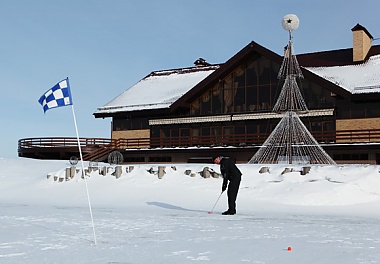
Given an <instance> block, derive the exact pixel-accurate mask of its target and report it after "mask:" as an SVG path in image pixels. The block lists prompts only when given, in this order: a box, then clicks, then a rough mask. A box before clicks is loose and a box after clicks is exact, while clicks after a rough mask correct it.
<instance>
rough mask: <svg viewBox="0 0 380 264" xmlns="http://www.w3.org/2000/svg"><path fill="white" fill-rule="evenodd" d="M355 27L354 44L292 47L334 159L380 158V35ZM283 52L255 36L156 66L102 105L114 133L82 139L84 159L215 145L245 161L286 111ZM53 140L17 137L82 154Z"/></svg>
mask: <svg viewBox="0 0 380 264" xmlns="http://www.w3.org/2000/svg"><path fill="white" fill-rule="evenodd" d="M352 34H353V47H352V48H347V49H340V50H331V51H322V52H315V53H308V54H296V55H297V60H298V62H299V65H300V66H301V69H302V73H303V76H304V79H302V80H301V81H300V83H299V85H298V86H299V87H300V90H301V93H302V95H303V97H304V99H305V102H306V104H307V107H308V109H309V112H307V113H303V114H302V115H300V116H301V119H302V121H303V123H304V124H305V125H306V126H307V128H308V129H309V131H310V132H311V133H312V135H313V136H314V138H315V139H316V140H317V141H318V142H319V143H320V144H321V146H322V147H323V148H324V149H325V151H326V152H327V153H328V154H329V155H330V156H331V157H332V158H333V159H334V160H335V161H336V162H337V163H369V164H379V163H380V45H372V40H373V37H372V35H371V34H370V33H369V32H368V30H367V29H366V28H364V27H363V26H361V25H359V24H358V25H356V26H355V27H354V28H352ZM284 43H285V41H284ZM282 61H283V56H282V55H278V54H276V53H274V52H272V51H271V50H268V49H266V48H265V47H263V46H261V45H259V44H257V43H256V42H254V41H252V42H251V43H249V44H248V45H247V46H245V47H244V48H243V49H241V50H240V51H239V52H238V53H237V54H235V55H233V56H232V57H231V58H230V59H229V60H228V61H226V62H225V63H221V64H212V65H211V64H209V63H207V62H206V61H205V60H203V59H198V60H197V61H195V66H194V67H189V68H182V69H173V70H163V71H155V72H152V73H150V74H149V75H147V76H146V77H144V78H143V79H142V80H140V81H139V82H138V83H136V84H135V85H133V86H132V87H130V88H129V89H127V90H126V91H125V92H124V93H122V94H121V95H119V96H118V97H116V98H115V99H113V100H112V101H111V102H109V103H107V104H106V105H104V106H102V107H99V108H98V109H97V110H96V112H95V113H94V116H95V118H112V135H111V139H81V144H83V147H84V153H85V156H84V159H85V160H100V161H102V160H103V161H104V160H106V157H107V155H108V154H109V153H110V152H111V151H114V150H118V151H119V152H121V153H122V154H123V156H124V162H126V163H140V162H173V163H179V162H181V163H185V162H210V161H211V157H212V156H214V155H216V154H220V155H223V156H230V157H233V158H234V159H236V161H237V162H238V163H246V162H248V161H249V160H250V158H251V157H252V156H253V155H254V153H255V152H256V151H257V150H258V149H259V147H260V146H261V144H262V143H263V142H264V141H265V139H266V138H267V137H268V135H269V134H270V133H271V132H272V129H273V128H274V127H275V126H276V125H277V124H278V122H279V120H280V118H281V115H279V114H277V113H274V112H272V108H273V106H274V104H275V102H276V99H277V97H278V95H279V92H280V90H281V87H282V84H283V83H282V82H283V80H279V79H278V78H277V75H278V72H279V69H280V66H281V63H282ZM38 140H39V141H38ZM49 140H50V141H49ZM59 140H61V141H62V140H63V139H59ZM53 141H54V139H46V141H44V140H43V139H21V140H20V141H19V156H23V157H32V158H69V157H70V156H71V155H76V154H77V153H75V150H73V146H72V145H71V146H69V144H68V145H67V146H64V145H59V144H58V145H59V146H58V145H57V144H55V145H54V146H52V145H53V144H52V145H51V146H50V145H49V146H47V145H44V146H42V144H45V143H46V142H53ZM36 142H37V143H36ZM41 142H45V143H41ZM66 142H68V140H66ZM55 143H57V142H55ZM47 144H49V143H47ZM62 144H64V143H62ZM69 147H70V148H71V149H70V151H69V150H68V149H69Z"/></svg>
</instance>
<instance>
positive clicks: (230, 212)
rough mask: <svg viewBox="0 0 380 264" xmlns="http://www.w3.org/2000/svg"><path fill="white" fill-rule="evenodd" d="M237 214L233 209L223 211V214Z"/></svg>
mask: <svg viewBox="0 0 380 264" xmlns="http://www.w3.org/2000/svg"><path fill="white" fill-rule="evenodd" d="M234 214H236V212H233V211H230V210H227V211H225V212H223V213H222V215H234Z"/></svg>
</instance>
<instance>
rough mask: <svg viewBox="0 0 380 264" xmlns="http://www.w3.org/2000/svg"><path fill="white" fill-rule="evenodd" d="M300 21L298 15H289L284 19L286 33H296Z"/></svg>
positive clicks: (283, 24)
mask: <svg viewBox="0 0 380 264" xmlns="http://www.w3.org/2000/svg"><path fill="white" fill-rule="evenodd" d="M299 24H300V20H299V19H298V17H297V16H296V15H293V14H289V15H286V16H284V18H283V19H282V28H283V29H284V30H286V31H294V30H296V29H297V28H298V26H299Z"/></svg>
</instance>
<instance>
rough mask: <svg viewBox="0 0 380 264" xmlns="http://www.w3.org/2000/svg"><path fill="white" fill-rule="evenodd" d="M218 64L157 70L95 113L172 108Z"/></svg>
mask: <svg viewBox="0 0 380 264" xmlns="http://www.w3.org/2000/svg"><path fill="white" fill-rule="evenodd" d="M218 67H219V66H217V65H214V66H207V67H195V68H186V69H178V70H167V71H156V72H152V73H151V74H150V75H148V76H147V77H145V78H144V79H142V80H141V81H139V82H138V83H136V84H135V85H133V86H132V87H130V88H129V89H127V90H126V91H125V92H123V93H122V94H120V95H119V96H118V97H116V98H115V99H113V100H112V101H110V102H109V103H107V104H106V105H104V106H102V107H99V108H98V109H97V111H96V112H95V114H104V113H117V112H125V111H137V110H147V109H158V108H159V109H162V108H169V107H170V105H171V104H173V103H174V102H175V101H176V100H178V99H179V98H180V97H182V96H183V95H184V94H185V93H187V92H188V91H189V90H191V89H192V88H193V87H194V86H195V85H196V84H198V83H199V82H200V81H202V80H203V79H205V78H206V77H207V76H209V75H210V74H211V73H213V72H214V71H215V70H216V69H217V68H218Z"/></svg>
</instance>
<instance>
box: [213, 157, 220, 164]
mask: <svg viewBox="0 0 380 264" xmlns="http://www.w3.org/2000/svg"><path fill="white" fill-rule="evenodd" d="M213 161H214V163H215V164H219V163H220V156H216V157H213Z"/></svg>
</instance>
